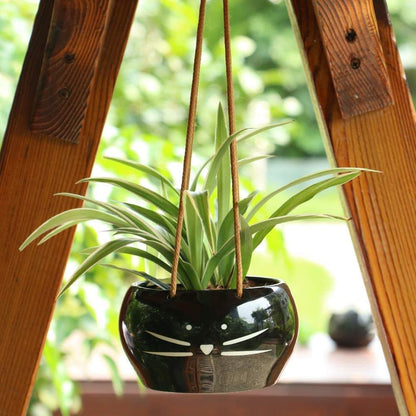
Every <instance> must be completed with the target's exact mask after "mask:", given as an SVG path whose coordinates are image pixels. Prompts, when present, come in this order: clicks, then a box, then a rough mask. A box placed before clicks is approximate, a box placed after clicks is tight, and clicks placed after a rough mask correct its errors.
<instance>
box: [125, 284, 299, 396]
mask: <svg viewBox="0 0 416 416" xmlns="http://www.w3.org/2000/svg"><path fill="white" fill-rule="evenodd" d="M249 280H251V281H254V282H255V283H256V284H257V285H258V286H256V287H250V288H247V289H244V293H243V297H242V298H238V297H237V296H236V292H235V290H202V291H185V290H182V291H178V292H177V294H176V296H175V297H173V298H170V297H169V292H168V291H164V290H160V289H156V288H154V287H152V286H149V285H147V284H146V283H140V284H134V285H132V286H131V287H130V289H129V291H128V292H127V294H126V297H125V299H124V301H123V305H122V308H121V313H120V335H121V340H122V344H123V347H124V349H125V351H126V353H127V355H128V357H129V359H130V361H131V363H132V364H133V366H134V368H135V369H136V371H137V373H138V374H139V376H140V378H141V379H142V380H143V382H144V383H145V385H146V386H148V387H150V388H152V389H155V390H163V391H173V392H184V393H185V392H194V393H209V392H212V393H214V392H217V393H218V392H232V391H240V390H251V389H257V388H261V387H266V386H269V385H272V384H274V383H275V382H276V380H277V377H278V376H279V374H280V372H281V370H282V368H283V366H284V364H285V363H286V361H287V359H288V358H289V355H290V353H291V352H292V349H293V346H294V344H295V341H296V337H297V332H298V317H297V312H296V307H295V304H294V301H293V298H292V296H291V294H290V291H289V289H288V287H287V285H286V284H285V283H283V282H281V281H277V280H274V279H266V278H257V277H256V278H255V277H250V278H249ZM246 336H248V338H247V339H243V340H239V338H241V337H246ZM164 337H168V339H166V338H164ZM227 341H228V342H227ZM230 341H231V342H230ZM159 354H162V355H159ZM227 354H228V355H227ZM230 354H231V355H230ZM233 354H237V355H233ZM166 355H173V356H166ZM178 355H179V356H178ZM181 355H186V356H181Z"/></svg>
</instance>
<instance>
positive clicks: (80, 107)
mask: <svg viewBox="0 0 416 416" xmlns="http://www.w3.org/2000/svg"><path fill="white" fill-rule="evenodd" d="M109 1H110V0H101V1H98V2H97V1H95V0H73V1H70V2H69V1H67V0H55V1H54V6H53V12H52V18H51V23H50V29H49V35H48V40H47V43H46V47H45V52H44V57H43V63H42V71H41V75H40V78H39V82H38V91H39V92H38V94H37V98H36V100H35V103H36V105H35V108H34V111H33V119H32V124H31V126H32V130H33V132H35V133H39V134H43V135H48V136H53V137H57V138H59V139H62V140H66V141H69V142H71V143H77V141H78V136H79V134H80V131H81V128H82V123H83V121H84V119H85V113H86V110H87V103H88V98H89V96H90V92H91V84H92V82H93V80H94V72H95V70H96V67H97V62H98V56H99V53H100V51H101V44H102V41H103V39H104V28H105V24H106V17H107V10H108V5H109Z"/></svg>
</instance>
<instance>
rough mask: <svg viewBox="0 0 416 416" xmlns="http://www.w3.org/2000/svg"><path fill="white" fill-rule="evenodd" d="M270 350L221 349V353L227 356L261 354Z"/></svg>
mask: <svg viewBox="0 0 416 416" xmlns="http://www.w3.org/2000/svg"><path fill="white" fill-rule="evenodd" d="M269 351H271V350H254V351H222V352H221V355H224V356H228V357H237V356H242V355H255V354H263V353H265V352H269Z"/></svg>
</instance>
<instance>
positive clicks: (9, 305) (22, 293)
mask: <svg viewBox="0 0 416 416" xmlns="http://www.w3.org/2000/svg"><path fill="white" fill-rule="evenodd" d="M136 4H137V0H112V1H111V4H110V6H109V12H108V22H107V27H106V32H105V35H104V41H103V48H102V53H101V56H100V57H99V64H98V66H97V70H96V75H95V78H94V81H93V85H92V88H91V93H90V98H89V101H88V105H87V109H86V115H85V120H84V123H83V126H82V129H81V132H80V141H79V144H77V145H75V146H74V145H71V144H68V143H65V142H63V141H61V140H55V139H51V138H49V137H47V136H43V135H36V134H34V133H33V132H32V131H31V130H30V128H29V121H30V114H31V110H32V108H33V105H32V103H33V100H34V97H35V94H36V84H37V80H38V79H39V74H40V71H41V65H42V57H43V52H44V48H45V45H46V42H47V37H48V28H49V27H50V21H51V18H52V6H53V2H52V1H50V0H42V1H41V2H40V6H39V11H38V14H37V17H36V20H35V24H34V29H33V34H32V38H31V41H30V44H29V49H28V52H27V55H26V59H25V62H24V65H23V70H22V74H21V77H20V81H19V85H18V88H17V91H16V95H15V100H14V103H13V108H12V111H11V114H10V118H9V124H8V127H7V131H6V135H5V138H4V142H3V146H2V149H1V153H0V195H1V198H0V235H1V240H0V241H1V243H0V276H1V281H0V299H1V302H0V415H1V416H19V415H24V414H25V409H26V406H27V403H28V399H29V397H30V391H31V386H32V383H33V380H34V376H35V374H36V370H37V366H38V362H39V359H40V356H41V352H42V348H43V344H44V341H45V337H46V333H47V330H48V325H49V322H50V319H51V316H52V312H53V308H54V304H55V299H56V295H57V293H58V290H59V287H60V285H61V280H62V274H63V271H64V268H65V264H66V261H67V257H68V254H69V250H70V247H71V243H72V236H73V231H70V232H68V233H66V235H64V236H62V237H58V238H55V239H53V241H50V242H48V243H46V244H45V245H44V246H41V247H36V246H35V245H34V246H33V247H29V248H28V249H27V250H25V251H24V252H22V253H19V251H18V247H19V245H20V244H21V243H22V241H23V240H24V239H25V237H27V235H28V234H29V233H30V232H31V231H33V229H34V228H35V227H37V226H38V225H39V224H41V223H42V222H43V221H45V220H46V219H47V218H48V217H50V216H51V215H53V214H56V213H58V212H61V211H63V210H65V209H69V208H73V207H76V206H79V202H77V201H76V200H72V199H70V198H59V197H53V194H54V193H56V192H59V191H69V192H82V193H83V192H85V190H86V187H85V186H84V185H75V182H76V181H77V180H79V179H81V178H83V177H85V176H88V175H89V174H90V172H91V168H92V165H93V162H94V158H95V154H96V150H97V146H98V143H99V139H100V136H101V132H102V128H103V125H104V121H105V117H106V114H107V111H108V107H109V103H110V100H111V96H112V93H113V88H114V84H115V80H116V77H117V73H118V69H119V66H120V63H121V59H122V56H123V53H124V48H125V45H126V41H127V38H128V34H129V30H130V26H131V23H132V19H133V16H134V12H135V8H136Z"/></svg>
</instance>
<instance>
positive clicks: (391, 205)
mask: <svg viewBox="0 0 416 416" xmlns="http://www.w3.org/2000/svg"><path fill="white" fill-rule="evenodd" d="M315 1H320V0H286V3H287V5H288V9H289V14H290V16H291V20H292V24H293V27H294V29H295V32H296V35H297V37H298V41H299V46H300V50H301V54H302V57H303V59H304V65H305V70H306V75H307V78H308V81H309V87H310V91H311V95H312V99H313V101H314V104H315V109H316V114H317V117H318V121H319V123H320V127H321V131H322V133H323V136H324V138H325V140H326V144H327V149H328V154H329V156H330V157H331V159H332V162H333V164H334V165H338V166H361V167H367V168H373V169H378V170H380V171H382V172H383V173H382V174H364V175H362V176H361V177H360V178H359V180H357V181H355V182H354V183H352V184H351V185H349V186H346V187H345V198H346V202H347V206H348V209H349V211H350V213H351V216H352V219H353V221H352V222H351V229H352V234H353V239H354V241H355V243H356V246H357V247H358V254H359V258H360V260H361V262H362V265H363V272H364V277H365V280H366V286H367V289H368V292H369V296H370V301H371V303H372V307H373V314H374V316H375V318H376V321H377V323H378V328H379V333H380V335H381V338H382V341H383V346H384V350H385V355H386V359H387V363H388V365H389V369H390V374H391V378H392V383H393V388H394V391H395V396H396V400H397V402H398V405H399V409H400V414H401V415H402V416H403V415H406V414H409V415H411V416H415V415H416V353H415V351H416V325H415V322H416V302H415V301H414V299H415V298H416V262H415V260H414V259H415V255H416V239H415V237H414V235H415V230H416V210H415V189H416V167H415V166H416V165H415V160H416V123H415V120H416V118H415V112H414V107H413V103H412V100H411V97H410V93H409V90H408V87H407V84H406V80H405V75H404V71H403V67H402V64H401V61H400V57H399V54H398V51H397V47H396V44H395V40H394V34H393V29H392V26H391V22H390V19H389V15H388V10H387V5H386V3H385V1H384V0H374V2H373V3H374V6H373V7H372V9H371V10H370V12H371V19H372V20H374V21H375V22H377V27H376V28H377V33H376V35H377V38H378V39H379V42H380V45H381V50H382V54H383V60H384V62H385V64H386V68H387V74H388V78H389V85H390V87H391V93H392V99H393V104H392V105H390V106H389V107H385V108H382V109H379V110H376V111H370V112H365V113H361V112H360V114H359V115H356V116H355V117H350V118H346V119H344V118H343V117H342V115H341V110H340V106H339V100H338V99H337V94H336V91H335V90H334V82H333V81H334V80H333V79H332V74H331V70H330V68H329V64H328V60H327V55H326V52H325V46H324V44H325V42H324V41H323V39H322V27H321V25H320V23H319V21H318V20H317V18H316V15H315V10H314V6H316V4H314V3H315ZM359 4H360V2H344V5H345V6H346V7H348V8H349V9H351V10H350V14H351V15H354V12H355V9H356V7H357V5H359ZM354 24H355V21H351V22H348V27H347V26H345V25H344V24H341V23H340V24H339V25H338V28H339V32H340V33H339V37H340V38H341V37H342V36H344V35H345V32H346V31H347V30H348V29H350V28H352V29H354ZM345 41H346V42H347V40H345ZM370 46H371V45H370ZM370 46H369V47H370ZM373 75H374V74H373ZM373 75H372V76H373ZM346 76H347V75H346ZM369 98H370V97H369Z"/></svg>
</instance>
